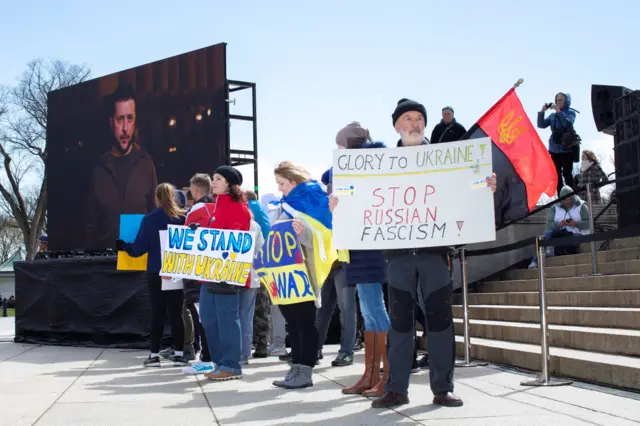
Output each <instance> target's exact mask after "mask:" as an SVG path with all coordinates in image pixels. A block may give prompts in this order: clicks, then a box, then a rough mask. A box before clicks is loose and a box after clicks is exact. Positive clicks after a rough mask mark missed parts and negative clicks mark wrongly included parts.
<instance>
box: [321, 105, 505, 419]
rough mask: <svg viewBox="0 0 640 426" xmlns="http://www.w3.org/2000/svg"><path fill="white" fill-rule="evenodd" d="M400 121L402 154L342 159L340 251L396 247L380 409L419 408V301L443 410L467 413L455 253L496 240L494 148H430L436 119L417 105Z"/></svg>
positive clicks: (403, 111)
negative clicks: (415, 368) (460, 377)
mask: <svg viewBox="0 0 640 426" xmlns="http://www.w3.org/2000/svg"><path fill="white" fill-rule="evenodd" d="M392 118H393V125H394V127H395V130H396V131H397V132H398V133H399V134H400V137H401V139H400V141H399V142H398V145H397V148H392V149H378V150H375V151H376V152H362V153H360V152H358V153H355V152H353V151H352V152H353V153H352V152H349V153H345V151H342V152H340V151H334V161H333V173H334V175H333V178H334V180H333V193H334V194H335V196H338V197H340V206H339V207H338V208H336V210H335V216H334V222H333V237H334V247H335V248H336V249H349V250H364V249H367V248H370V247H372V246H375V247H377V248H380V249H383V250H386V257H387V261H388V276H389V317H390V320H391V328H390V331H389V335H388V342H387V345H388V359H389V369H390V372H389V379H388V381H387V383H386V385H385V389H384V390H385V393H384V395H383V396H382V397H381V398H379V399H377V400H375V401H373V403H372V406H373V407H374V408H386V407H392V406H397V405H402V404H407V403H408V402H409V398H408V389H409V376H410V374H411V361H412V356H413V341H414V337H415V330H414V324H415V319H414V308H415V305H416V300H417V301H418V303H419V304H420V305H421V306H422V307H423V309H424V312H425V313H426V323H427V336H428V337H427V339H428V346H429V361H430V366H429V370H430V371H429V377H430V383H431V390H432V391H433V394H434V398H433V403H434V404H438V405H444V406H461V405H462V400H461V399H460V398H458V397H457V396H456V395H454V394H453V371H454V366H455V335H454V331H453V313H452V308H451V303H452V298H453V283H452V279H451V278H452V277H451V274H452V265H451V255H452V254H453V252H454V250H453V248H452V247H450V246H453V245H457V244H468V243H472V242H480V241H490V240H494V239H495V225H494V212H493V196H492V194H491V192H490V191H487V190H486V188H487V186H488V187H489V188H490V189H491V191H493V192H495V188H496V179H495V175H494V174H492V171H491V167H492V163H491V150H490V149H489V150H486V152H485V149H483V147H482V146H481V145H482V144H486V143H489V144H490V141H488V142H487V141H485V140H474V141H465V142H451V143H448V144H446V145H447V146H443V145H434V146H433V147H431V146H429V142H428V141H427V140H426V138H425V136H424V131H425V127H426V121H427V112H426V110H425V108H424V106H423V105H421V104H420V103H418V102H415V101H412V100H409V99H402V100H400V101H399V102H398V105H397V107H396V109H395V111H394V113H393V114H392ZM485 147H486V145H485ZM400 148H401V149H400ZM487 175H492V176H491V177H486V178H485V177H484V176H487ZM332 204H333V205H334V206H335V205H337V198H336V197H334V198H333V199H332ZM358 211H360V212H361V213H360V214H359V213H358ZM354 212H355V213H354Z"/></svg>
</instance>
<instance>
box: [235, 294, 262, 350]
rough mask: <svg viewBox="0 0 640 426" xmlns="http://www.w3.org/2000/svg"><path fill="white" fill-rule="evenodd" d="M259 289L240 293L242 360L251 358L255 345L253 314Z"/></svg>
mask: <svg viewBox="0 0 640 426" xmlns="http://www.w3.org/2000/svg"><path fill="white" fill-rule="evenodd" d="M258 290H259V289H258V288H252V289H249V290H245V291H243V292H241V293H240V329H241V330H242V360H243V361H244V360H247V359H249V358H250V357H251V346H252V345H253V314H254V312H255V309H256V296H257V295H258Z"/></svg>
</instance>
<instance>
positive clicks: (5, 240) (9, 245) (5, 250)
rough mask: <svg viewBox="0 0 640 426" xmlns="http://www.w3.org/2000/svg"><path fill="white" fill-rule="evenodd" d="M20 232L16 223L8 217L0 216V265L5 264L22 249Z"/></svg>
mask: <svg viewBox="0 0 640 426" xmlns="http://www.w3.org/2000/svg"><path fill="white" fill-rule="evenodd" d="M23 243H24V241H23V238H22V231H21V230H20V228H19V227H18V226H17V224H16V221H15V220H14V219H12V218H10V217H8V216H0V263H4V262H6V261H7V260H8V259H9V258H10V257H11V256H13V255H14V254H15V253H16V252H17V251H18V250H20V249H21V248H22V247H23Z"/></svg>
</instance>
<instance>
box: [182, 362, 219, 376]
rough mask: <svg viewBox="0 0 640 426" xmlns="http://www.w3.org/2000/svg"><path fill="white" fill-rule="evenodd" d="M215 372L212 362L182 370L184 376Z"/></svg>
mask: <svg viewBox="0 0 640 426" xmlns="http://www.w3.org/2000/svg"><path fill="white" fill-rule="evenodd" d="M213 370H214V367H213V363H212V362H196V363H195V364H192V365H191V366H190V367H185V368H183V369H182V372H183V373H184V374H204V373H211V372H212V371H213Z"/></svg>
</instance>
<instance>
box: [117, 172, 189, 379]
mask: <svg viewBox="0 0 640 426" xmlns="http://www.w3.org/2000/svg"><path fill="white" fill-rule="evenodd" d="M155 203H156V206H157V208H156V209H155V210H153V211H152V212H151V213H148V214H146V215H145V216H144V218H142V222H141V223H140V229H139V230H138V234H137V235H136V239H135V241H134V242H133V243H126V242H124V241H122V240H117V241H116V247H117V249H118V251H125V252H127V253H128V254H129V256H131V257H141V256H143V255H145V254H147V255H148V257H147V281H148V284H149V299H150V301H151V354H150V355H149V358H147V359H146V360H145V361H144V366H145V367H160V344H161V342H162V337H163V335H164V318H165V312H168V313H169V318H170V320H171V339H172V341H173V343H174V345H175V349H176V350H175V357H174V358H173V365H174V366H176V367H177V366H187V365H189V363H188V361H187V360H186V359H185V358H184V352H183V350H184V320H183V317H182V306H183V297H184V296H183V291H182V290H166V291H164V290H162V277H160V270H161V269H162V250H161V247H160V237H159V232H160V231H166V230H167V227H168V226H169V225H183V224H184V221H185V211H184V210H183V209H182V208H181V207H180V205H179V200H178V197H177V194H176V188H175V187H174V186H173V185H171V184H168V183H161V184H160V185H158V187H157V188H156V191H155Z"/></svg>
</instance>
